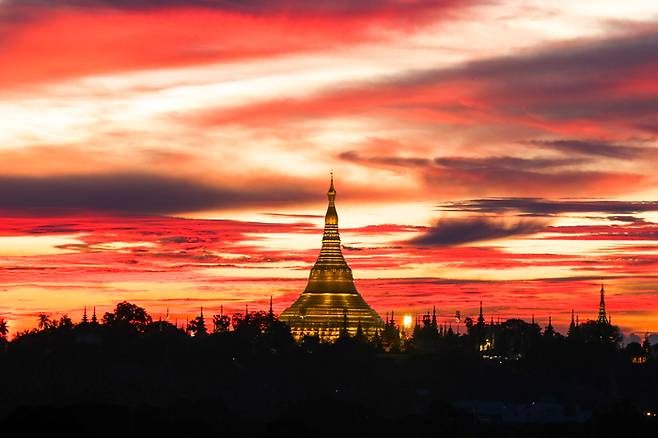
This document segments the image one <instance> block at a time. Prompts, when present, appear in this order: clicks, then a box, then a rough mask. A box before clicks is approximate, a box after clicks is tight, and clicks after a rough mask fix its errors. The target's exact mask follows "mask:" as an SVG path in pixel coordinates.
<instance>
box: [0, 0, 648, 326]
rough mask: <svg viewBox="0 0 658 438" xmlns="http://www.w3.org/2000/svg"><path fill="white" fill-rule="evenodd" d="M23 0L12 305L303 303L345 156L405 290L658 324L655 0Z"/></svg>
mask: <svg viewBox="0 0 658 438" xmlns="http://www.w3.org/2000/svg"><path fill="white" fill-rule="evenodd" d="M577 3H578V4H574V2H561V1H558V2H551V3H550V4H547V3H546V2H541V1H534V0H531V1H525V2H514V1H502V0H501V1H493V2H491V1H487V2H480V1H467V2H463V1H461V2H457V1H432V2H428V1H424V0H417V1H416V0H407V1H401V0H400V1H398V0H385V1H363V2H336V1H322V0H321V1H315V2H302V1H297V0H275V1H267V2H265V1H261V0H250V1H246V2H228V1H219V0H217V1H213V0H203V1H201V0H198V1H197V0H187V1H182V0H168V1H155V0H136V1H128V0H105V1H100V0H97V1H94V0H64V1H57V2H54V1H49V0H25V1H18V0H4V1H3V0H0V63H1V65H2V66H3V68H2V69H0V175H1V176H0V214H1V216H2V221H1V222H0V317H3V318H7V319H9V324H10V328H11V329H12V330H13V331H16V330H21V329H24V328H27V327H30V326H32V325H34V321H35V315H36V314H37V313H39V312H47V313H50V314H51V315H52V316H54V317H56V316H57V315H59V314H61V313H68V314H70V315H72V316H73V317H74V318H75V317H79V314H80V313H81V309H82V307H83V306H85V305H86V306H88V307H91V306H97V308H98V310H99V312H100V311H106V310H108V309H109V308H110V307H112V306H113V305H114V304H115V303H116V302H117V301H120V300H123V299H128V300H130V301H132V302H136V303H138V304H142V305H144V306H145V307H146V308H147V309H148V310H149V311H150V312H151V313H152V314H154V315H158V314H160V313H162V314H165V313H166V309H167V308H169V309H170V314H171V315H173V317H174V318H182V319H184V318H185V317H188V316H193V315H194V314H195V313H196V312H197V309H198V307H199V306H201V305H203V306H204V308H207V309H209V310H208V311H209V312H213V311H216V310H217V309H218V308H219V306H220V305H223V306H224V307H225V308H226V309H227V310H228V311H232V310H238V309H243V307H244V305H245V304H248V305H250V306H254V308H258V307H264V306H265V305H266V302H267V301H268V300H269V296H270V295H273V296H274V303H275V307H276V310H278V311H281V310H283V309H284V308H285V307H286V306H287V305H288V304H290V303H291V302H292V300H294V298H295V297H296V295H297V294H298V293H299V292H301V290H302V289H303V286H304V281H305V278H306V276H307V274H308V269H309V268H310V266H311V264H312V263H313V261H314V259H315V257H316V256H317V253H318V250H319V246H320V241H321V232H322V228H321V227H322V215H323V214H324V209H325V202H326V197H325V191H326V189H327V184H328V174H329V172H330V171H331V170H333V171H334V172H335V175H336V188H337V190H338V198H337V204H338V211H339V215H340V225H341V229H342V238H343V244H344V247H345V248H344V253H345V256H346V258H347V260H348V263H350V265H351V267H352V268H353V270H354V273H355V276H356V277H357V279H358V280H357V286H358V288H359V290H360V291H361V293H362V294H363V295H364V296H365V298H366V299H367V300H368V302H369V303H371V305H372V306H373V307H374V308H375V309H376V310H378V311H379V312H380V313H382V314H384V313H385V312H390V311H391V310H395V311H396V312H397V313H398V314H400V315H402V314H403V313H416V312H425V311H427V310H428V309H429V308H431V306H432V305H436V306H437V308H438V309H439V314H440V315H441V317H442V318H443V319H444V320H447V319H454V318H452V316H453V315H454V312H455V311H457V310H459V311H461V313H462V314H463V315H472V314H473V313H474V312H475V310H476V308H477V306H478V303H479V301H480V300H483V301H484V306H485V313H486V314H487V317H491V316H493V317H494V318H498V317H500V318H508V317H516V316H518V317H522V318H526V319H529V318H530V317H531V315H533V314H534V315H535V318H536V319H537V320H538V321H539V322H540V323H542V324H545V322H546V320H547V319H548V316H549V315H551V316H552V317H553V321H554V322H556V323H557V326H558V328H564V326H565V325H566V324H567V323H568V320H569V316H570V312H571V309H572V308H573V309H575V311H576V312H577V313H579V314H580V316H581V319H588V318H593V317H594V315H595V314H596V311H597V306H598V290H599V288H600V284H601V282H604V283H605V286H606V290H607V304H608V308H609V310H610V311H611V313H612V317H613V322H615V323H616V324H619V325H620V326H621V327H622V329H623V330H624V331H625V332H626V333H632V332H634V333H638V334H643V333H644V332H646V331H651V332H656V331H658V300H657V299H656V298H657V297H656V295H658V278H657V277H656V268H657V267H658V241H657V240H658V201H656V200H657V199H658V190H657V189H656V182H657V181H656V172H655V169H656V164H658V153H657V150H656V148H657V147H658V141H657V140H656V136H657V135H658V128H657V127H658V79H656V78H658V61H657V60H658V7H656V5H655V4H653V3H654V2H646V1H626V2H623V4H621V3H619V2H616V1H612V0H610V1H607V0H606V1H584V2H577Z"/></svg>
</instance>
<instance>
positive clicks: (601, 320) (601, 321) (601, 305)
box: [597, 283, 610, 325]
mask: <svg viewBox="0 0 658 438" xmlns="http://www.w3.org/2000/svg"><path fill="white" fill-rule="evenodd" d="M597 322H598V323H599V324H604V325H607V324H610V321H609V320H608V317H607V315H606V312H605V290H604V289H603V283H601V300H600V301H599V317H598V319H597Z"/></svg>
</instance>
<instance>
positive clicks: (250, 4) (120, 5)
mask: <svg viewBox="0 0 658 438" xmlns="http://www.w3.org/2000/svg"><path fill="white" fill-rule="evenodd" d="M468 3H471V2H468ZM459 4H460V2H457V1H454V0H452V1H451V0H442V1H427V0H411V1H400V0H359V1H350V0H315V1H307V0H7V1H5V3H4V4H2V5H0V8H5V9H23V10H24V9H26V8H28V7H38V8H71V7H74V8H81V9H82V8H88V9H91V8H95V9H101V8H113V9H129V10H130V9H132V10H144V9H146V10H148V9H161V8H172V7H198V8H208V9H220V10H225V11H231V12H239V13H248V14H281V13H285V14H323V15H346V14H349V15H354V14H357V15H358V14H372V13H377V12H380V11H390V12H397V13H400V14H405V13H414V14H415V13H420V12H423V11H427V12H428V11H431V10H437V9H441V8H445V7H449V6H454V5H459Z"/></svg>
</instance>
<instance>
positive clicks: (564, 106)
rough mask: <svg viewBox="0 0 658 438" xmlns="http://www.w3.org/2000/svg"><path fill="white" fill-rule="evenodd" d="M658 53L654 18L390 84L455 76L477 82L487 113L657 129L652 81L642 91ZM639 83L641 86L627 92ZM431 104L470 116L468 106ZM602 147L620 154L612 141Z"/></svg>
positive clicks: (416, 84)
mask: <svg viewBox="0 0 658 438" xmlns="http://www.w3.org/2000/svg"><path fill="white" fill-rule="evenodd" d="M657 58H658V30H657V29H656V26H655V25H653V26H651V27H649V30H647V29H643V30H642V32H641V33H637V32H636V33H633V34H631V35H627V36H624V37H618V38H605V39H598V40H595V39H589V40H578V41H575V42H570V43H564V42H561V43H556V44H553V45H550V46H548V47H546V46H545V47H540V48H539V49H537V50H534V51H531V52H526V53H524V54H521V55H515V56H507V57H498V58H492V59H487V60H479V61H473V62H470V63H466V64H464V65H462V66H460V67H457V68H452V69H432V70H425V71H419V72H415V73H412V74H408V75H406V76H404V77H401V78H395V79H392V80H390V81H388V83H387V84H386V86H388V87H399V88H402V89H406V88H422V89H424V88H427V87H435V86H448V85H450V84H451V83H453V82H454V81H456V82H454V83H455V84H456V85H455V86H457V87H463V88H464V89H465V90H466V91H465V92H468V90H469V89H470V88H471V85H472V88H473V91H472V92H473V93H474V94H475V95H476V96H477V99H478V100H480V101H483V102H485V103H487V104H488V105H489V106H490V109H489V113H491V112H493V113H496V114H498V115H504V116H506V117H508V118H528V117H529V116H530V117H531V118H532V119H533V120H534V121H536V118H537V117H539V118H542V119H545V120H554V121H556V122H558V121H563V120H574V119H589V120H597V121H610V120H619V121H620V122H624V123H625V124H627V125H632V126H633V127H634V128H636V129H644V128H646V130H649V131H652V132H655V121H656V114H657V113H658V99H657V98H656V95H655V91H653V90H652V89H651V88H650V87H649V88H648V89H647V91H646V92H642V91H641V90H642V89H643V88H646V87H647V84H649V83H650V81H648V80H647V79H646V77H650V76H651V75H652V74H653V73H652V72H653V69H654V68H655V67H654V66H655V60H656V59H657ZM643 76H644V77H645V79H641V78H642V77H643ZM636 78H637V79H636ZM635 84H637V87H635V89H636V91H630V90H633V88H634V87H633V86H634V85H635ZM404 92H405V91H400V93H404ZM428 109H431V110H439V111H450V112H451V113H457V112H466V113H467V114H466V115H468V116H469V117H472V116H473V114H472V113H471V112H470V111H471V108H470V107H469V106H468V105H465V106H464V105H461V104H460V105H455V104H448V105H445V106H443V105H439V107H437V106H436V105H434V106H431V107H430V108H428ZM533 117H534V118H533ZM558 146H559V145H558ZM567 146H572V147H575V148H581V151H585V150H587V146H586V145H574V144H572V145H563V147H567ZM617 149H618V148H617ZM590 150H591V149H590ZM605 152H608V153H610V154H619V153H620V152H619V149H618V150H617V151H614V150H613V149H610V148H605ZM628 152H630V151H629V150H626V151H624V152H621V154H624V153H628ZM612 156H616V155H612Z"/></svg>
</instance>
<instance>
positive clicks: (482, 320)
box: [477, 300, 484, 327]
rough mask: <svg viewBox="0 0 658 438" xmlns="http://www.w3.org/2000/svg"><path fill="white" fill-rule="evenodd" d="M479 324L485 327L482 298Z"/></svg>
mask: <svg viewBox="0 0 658 438" xmlns="http://www.w3.org/2000/svg"><path fill="white" fill-rule="evenodd" d="M477 325H478V326H480V327H484V313H483V312H482V300H480V314H479V315H478V321H477Z"/></svg>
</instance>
